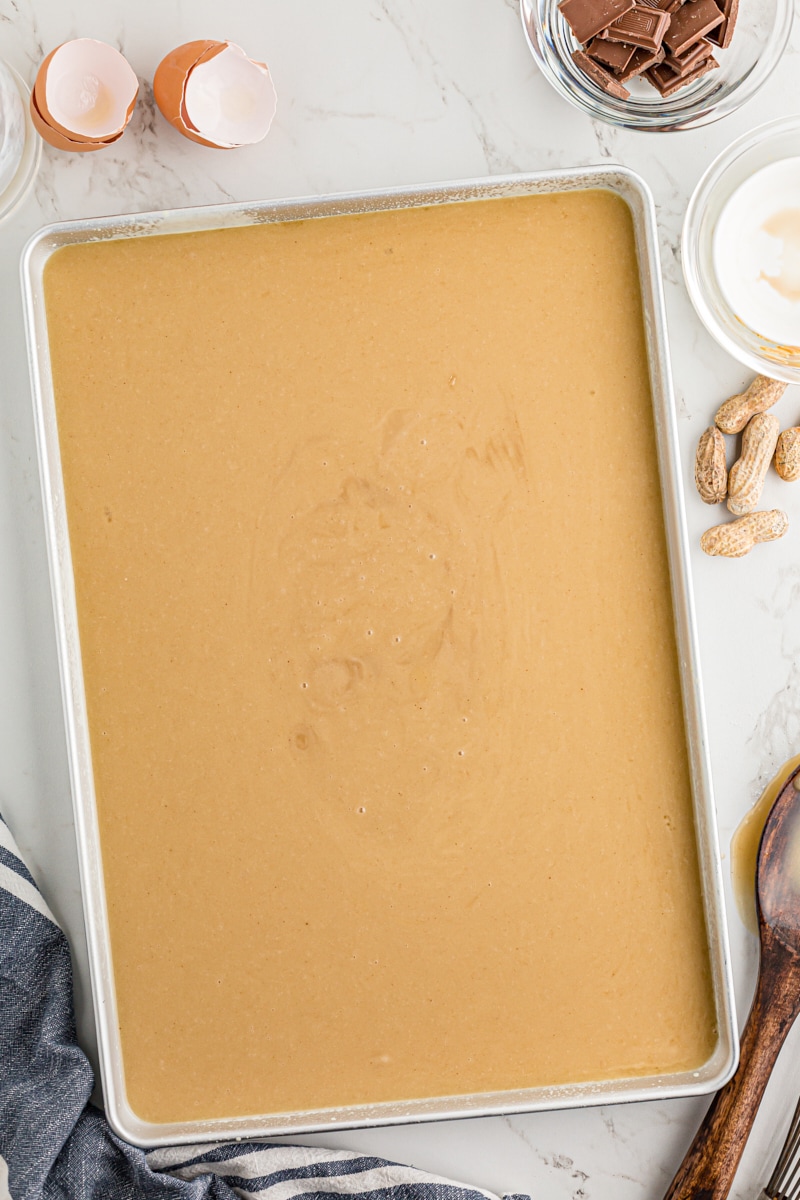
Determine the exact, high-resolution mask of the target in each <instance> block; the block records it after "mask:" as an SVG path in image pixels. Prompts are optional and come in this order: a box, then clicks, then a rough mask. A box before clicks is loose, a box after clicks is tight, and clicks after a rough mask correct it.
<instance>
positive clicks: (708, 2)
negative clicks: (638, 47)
mask: <svg viewBox="0 0 800 1200" xmlns="http://www.w3.org/2000/svg"><path fill="white" fill-rule="evenodd" d="M724 19H725V18H724V17H723V15H722V13H721V12H720V10H719V9H718V8H717V5H716V3H715V0H689V3H687V4H684V5H682V6H681V7H680V8H679V9H678V11H677V12H676V13H674V14H673V17H672V20H671V22H670V26H669V29H668V30H667V32H666V33H665V34H664V45H665V46H666V48H667V50H668V51H669V52H670V54H681V53H682V52H683V51H684V50H686V49H687V47H688V46H691V45H693V44H694V43H695V42H699V41H700V38H702V37H705V36H706V34H707V33H709V32H710V31H711V30H712V29H716V28H717V26H718V25H721V24H722V22H723V21H724ZM656 86H657V85H656Z"/></svg>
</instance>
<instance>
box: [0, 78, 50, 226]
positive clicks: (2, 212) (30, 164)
mask: <svg viewBox="0 0 800 1200" xmlns="http://www.w3.org/2000/svg"><path fill="white" fill-rule="evenodd" d="M0 72H2V73H3V75H4V76H5V79H6V80H7V81H8V82H9V83H10V84H11V85H12V86H13V87H16V89H17V91H18V92H19V96H20V100H21V102H22V109H23V121H24V143H23V147H22V153H21V156H20V159H19V163H18V165H17V168H16V170H15V171H14V174H13V176H12V177H11V178H10V179H9V180H8V181H7V183H6V185H5V186H4V187H2V190H0V222H2V221H5V220H6V218H7V217H10V216H11V214H12V213H14V212H16V210H17V208H18V207H19V205H20V204H21V203H22V201H23V200H24V199H25V197H26V196H27V194H28V192H29V190H30V189H31V187H32V186H33V181H34V179H35V178H36V173H37V171H38V170H39V164H40V162H41V159H42V139H41V138H40V137H39V135H38V133H37V132H36V130H35V129H34V128H33V122H32V121H31V117H30V113H29V111H28V103H29V101H30V92H29V91H28V88H27V86H26V84H25V82H24V80H23V79H22V77H21V76H20V75H18V74H17V72H16V71H15V70H14V68H13V67H12V66H10V65H9V64H8V63H7V62H4V61H3V59H1V58H0Z"/></svg>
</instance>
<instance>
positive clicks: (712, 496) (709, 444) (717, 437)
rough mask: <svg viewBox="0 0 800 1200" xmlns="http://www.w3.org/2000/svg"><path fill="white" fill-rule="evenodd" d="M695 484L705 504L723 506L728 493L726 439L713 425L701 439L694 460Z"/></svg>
mask: <svg viewBox="0 0 800 1200" xmlns="http://www.w3.org/2000/svg"><path fill="white" fill-rule="evenodd" d="M694 482H695V486H696V487H697V490H698V492H699V493H700V499H701V500H702V501H703V502H704V503H705V504H721V503H722V501H723V500H724V499H725V496H726V493H727V491H728V471H727V468H726V466H725V439H724V438H723V436H722V434H721V433H720V431H719V430H718V429H716V428H715V427H714V426H713V425H712V426H711V427H710V429H707V430H706V431H705V433H704V434H703V435H702V437H701V438H700V442H699V445H698V447H697V454H696V456H695V460H694Z"/></svg>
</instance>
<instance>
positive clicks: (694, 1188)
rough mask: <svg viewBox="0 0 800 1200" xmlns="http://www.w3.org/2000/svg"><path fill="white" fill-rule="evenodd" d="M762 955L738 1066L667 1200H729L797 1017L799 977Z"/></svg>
mask: <svg viewBox="0 0 800 1200" xmlns="http://www.w3.org/2000/svg"><path fill="white" fill-rule="evenodd" d="M770 949H771V950H772V951H773V952H772V953H769V952H768V951H767V949H766V948H765V949H764V950H763V951H762V962H761V973H760V974H759V977H758V984H757V986H756V994H755V997H754V999H753V1005H752V1008H751V1009H750V1015H749V1016H748V1018H747V1024H746V1025H745V1027H744V1031H743V1032H742V1041H741V1048H740V1055H739V1066H738V1068H737V1071H736V1074H735V1075H734V1076H733V1078H732V1079H731V1080H730V1081H729V1082H728V1083H726V1084H725V1086H724V1087H723V1088H722V1089H721V1090H720V1091H719V1092H717V1094H716V1096H715V1097H714V1099H713V1100H712V1102H711V1106H710V1108H709V1110H708V1112H707V1113H706V1115H705V1117H704V1118H703V1121H702V1124H701V1125H700V1128H699V1129H698V1131H697V1133H696V1134H695V1138H694V1141H693V1142H692V1144H691V1146H690V1147H689V1149H688V1150H687V1152H686V1157H685V1158H684V1160H683V1162H682V1163H681V1165H680V1167H679V1168H678V1173H677V1175H676V1176H675V1178H674V1179H673V1181H672V1183H671V1184H670V1187H669V1190H668V1191H667V1194H666V1196H665V1198H664V1200H724V1197H726V1196H727V1195H728V1192H729V1191H730V1187H731V1184H732V1183H733V1177H734V1175H735V1174H736V1168H737V1167H738V1165H739V1159H740V1158H741V1157H742V1151H743V1150H744V1147H745V1143H746V1141H747V1138H748V1136H749V1134H750V1130H751V1128H752V1125H753V1121H754V1120H755V1116H756V1113H757V1112H758V1106H759V1105H760V1103H761V1098H762V1096H763V1095H764V1089H765V1088H766V1086H767V1081H768V1080H769V1077H770V1074H771V1072H772V1068H773V1067H774V1065H775V1060H776V1059H777V1057H778V1052H779V1051H780V1048H781V1046H782V1045H783V1042H784V1040H785V1038H786V1035H787V1033H788V1032H789V1030H790V1029H791V1027H792V1022H793V1021H794V1019H795V1017H796V1016H797V1012H798V996H797V981H796V977H795V978H794V979H793V978H792V972H791V971H786V970H781V968H782V967H783V966H785V963H784V961H783V955H782V954H780V952H777V953H776V952H775V950H776V947H774V944H773V947H770Z"/></svg>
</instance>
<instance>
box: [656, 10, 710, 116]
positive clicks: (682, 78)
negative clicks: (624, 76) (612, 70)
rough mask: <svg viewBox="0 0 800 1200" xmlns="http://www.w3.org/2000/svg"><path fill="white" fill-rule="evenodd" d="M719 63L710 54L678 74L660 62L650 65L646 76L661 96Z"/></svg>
mask: <svg viewBox="0 0 800 1200" xmlns="http://www.w3.org/2000/svg"><path fill="white" fill-rule="evenodd" d="M695 3H697V4H700V3H702V0H695ZM718 66H719V63H718V62H717V60H716V59H715V58H714V56H713V55H712V54H710V55H709V56H708V57H707V58H704V59H703V61H702V62H699V63H696V64H695V65H694V66H693V67H692V68H691V69H690V70H689V71H687V72H686V74H685V75H678V74H676V73H675V71H673V70H672V67H668V66H667V64H666V63H661V64H660V66H657V67H651V68H650V70H649V71H648V72H647V78H648V79H649V80H650V82H651V83H652V84H653V86H654V87H656V88H657V89H658V91H659V92H660V93H661V95H662V96H664V97H667V96H671V95H672V93H673V92H677V91H678V89H679V88H682V87H686V85H687V84H689V83H694V81H695V80H696V79H699V78H700V76H701V75H705V74H706V72H707V71H713V70H714V68H715V67H718Z"/></svg>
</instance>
